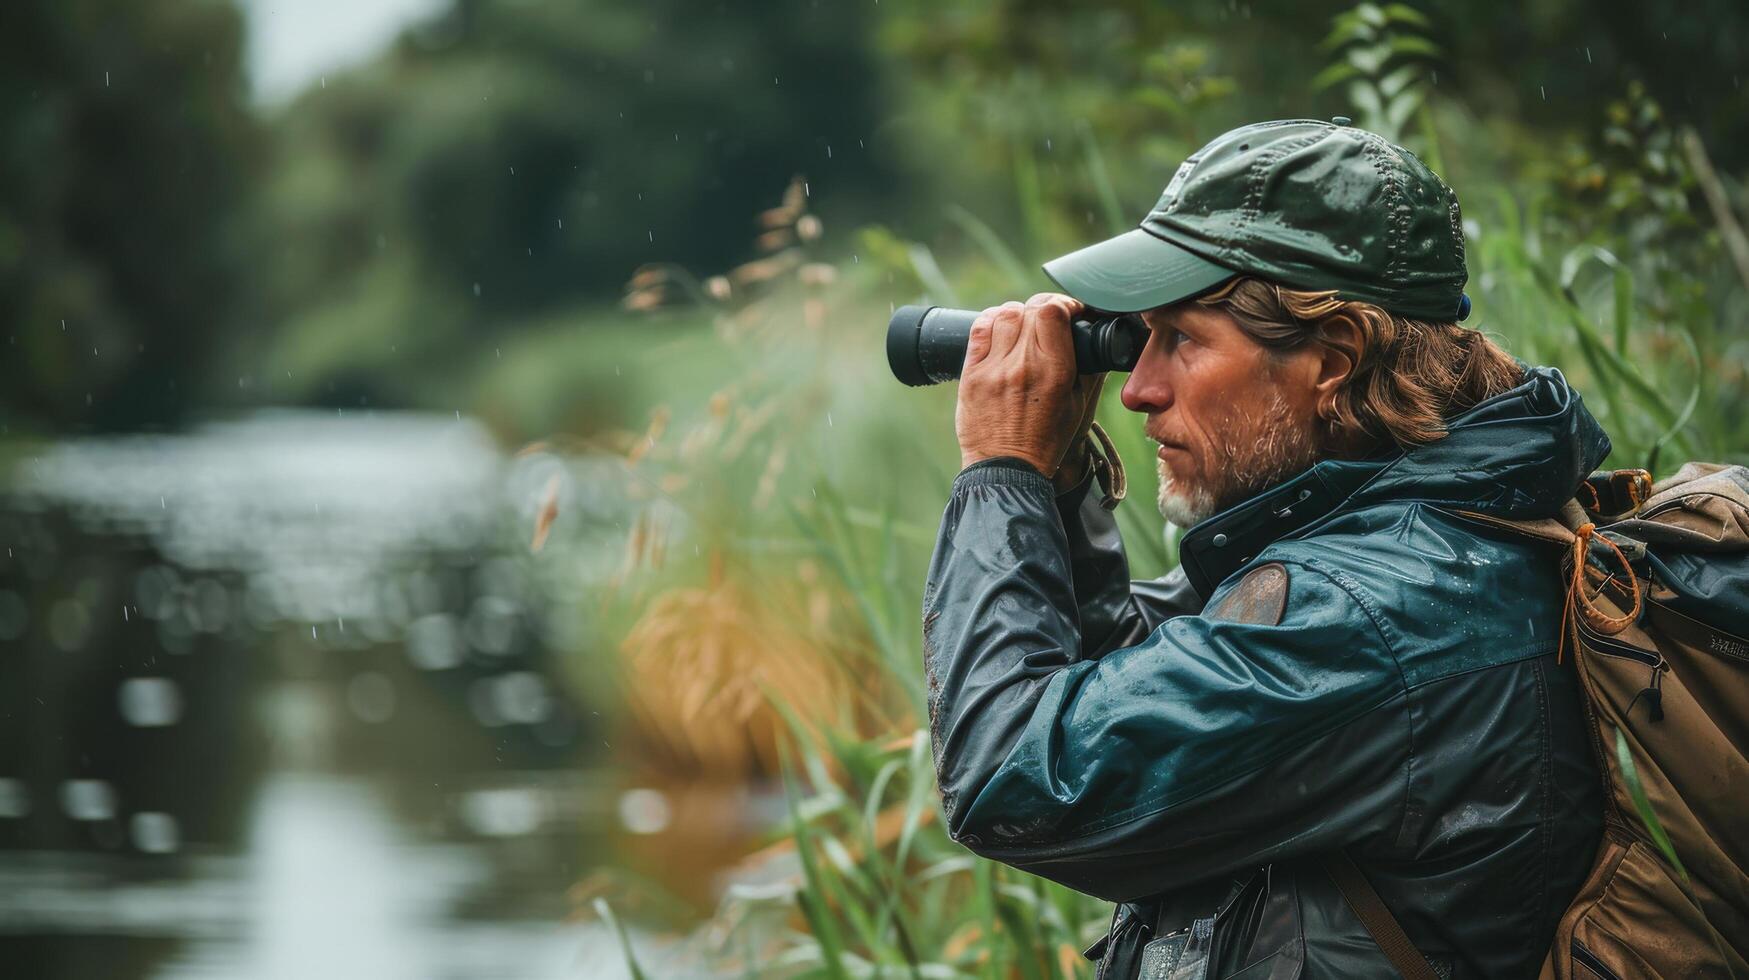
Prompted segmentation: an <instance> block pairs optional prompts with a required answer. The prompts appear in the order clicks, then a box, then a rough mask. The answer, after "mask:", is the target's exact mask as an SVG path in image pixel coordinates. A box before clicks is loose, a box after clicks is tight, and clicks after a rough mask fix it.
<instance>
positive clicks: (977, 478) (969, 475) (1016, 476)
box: [953, 456, 1057, 497]
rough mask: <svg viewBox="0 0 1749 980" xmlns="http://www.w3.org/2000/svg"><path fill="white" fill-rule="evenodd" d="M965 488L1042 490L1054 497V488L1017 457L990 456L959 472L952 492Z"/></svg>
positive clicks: (1029, 464)
mask: <svg viewBox="0 0 1749 980" xmlns="http://www.w3.org/2000/svg"><path fill="white" fill-rule="evenodd" d="M967 487H1020V488H1024V489H1035V490H1043V491H1044V492H1045V493H1048V494H1051V495H1052V496H1053V497H1054V496H1055V495H1056V492H1057V491H1056V488H1055V487H1054V486H1052V485H1051V481H1049V480H1047V479H1045V477H1044V474H1043V473H1040V472H1039V471H1038V470H1037V469H1036V468H1034V467H1033V465H1032V464H1031V463H1028V462H1027V461H1026V460H1024V459H1021V458H1020V457H1018V456H992V457H991V458H989V459H981V460H979V461H978V462H976V463H973V464H972V465H970V466H968V467H966V468H965V469H963V470H961V471H960V475H959V476H957V477H955V478H954V481H953V490H954V492H955V493H958V492H959V491H961V490H962V489H965V488H967Z"/></svg>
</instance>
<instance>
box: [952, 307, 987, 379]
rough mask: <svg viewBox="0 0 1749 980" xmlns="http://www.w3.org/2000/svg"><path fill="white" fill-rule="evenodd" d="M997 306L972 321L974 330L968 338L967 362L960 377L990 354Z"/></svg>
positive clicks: (961, 370)
mask: <svg viewBox="0 0 1749 980" xmlns="http://www.w3.org/2000/svg"><path fill="white" fill-rule="evenodd" d="M994 312H995V308H994V307H992V308H991V309H988V310H985V311H984V312H982V313H980V314H978V318H977V319H976V320H973V321H972V332H971V334H970V335H969V336H968V337H967V338H966V362H965V364H964V365H963V366H962V367H961V368H960V377H962V378H963V377H965V374H966V371H967V370H968V369H970V368H972V367H973V366H975V365H977V364H978V363H979V362H981V361H983V360H984V358H986V357H989V356H990V335H991V330H992V326H993V321H994V320H995V317H994V316H993V315H992V314H993V313H994Z"/></svg>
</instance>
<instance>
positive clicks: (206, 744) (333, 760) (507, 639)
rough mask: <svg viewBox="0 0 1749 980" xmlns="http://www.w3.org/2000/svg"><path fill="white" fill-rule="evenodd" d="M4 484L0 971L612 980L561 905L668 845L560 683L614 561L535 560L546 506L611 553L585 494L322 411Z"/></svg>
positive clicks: (72, 451)
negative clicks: (626, 858)
mask: <svg viewBox="0 0 1749 980" xmlns="http://www.w3.org/2000/svg"><path fill="white" fill-rule="evenodd" d="M10 458H11V460H12V465H10V467H9V468H8V469H7V471H6V472H5V473H4V474H3V475H0V546H4V552H3V553H0V963H4V964H5V965H6V966H5V968H4V969H3V970H0V972H3V973H4V975H5V976H8V977H12V976H18V977H44V978H61V977H66V978H75V977H76V978H88V977H106V978H107V977H115V978H134V977H141V978H144V977H153V978H159V977H162V978H182V977H266V978H280V977H285V978H291V977H299V978H303V977H322V978H344V977H368V978H373V980H388V978H399V977H407V978H415V977H419V978H423V977H443V978H457V980H461V978H474V977H479V978H486V977H598V976H609V977H611V976H616V975H620V974H621V973H622V972H623V966H622V964H623V960H622V958H621V956H620V953H619V949H618V945H617V941H616V940H615V939H614V938H613V934H612V932H611V931H610V930H609V929H607V928H606V927H605V926H604V925H603V924H602V923H600V922H599V921H595V920H593V919H592V918H589V917H585V916H578V915H577V914H576V913H577V911H578V909H577V908H575V906H576V905H577V904H578V902H577V899H576V898H575V897H574V893H573V891H572V889H573V886H574V885H575V884H576V883H577V882H578V881H579V880H580V879H583V878H584V877H586V876H587V874H588V873H589V872H590V871H591V869H593V868H595V867H596V866H598V865H599V864H601V863H602V862H603V861H605V860H606V848H607V847H608V846H609V843H608V842H609V841H611V840H612V839H613V837H614V836H615V835H616V834H619V835H623V834H625V833H626V832H627V828H626V824H627V822H628V821H630V822H631V823H632V824H634V825H636V826H634V827H633V829H635V830H639V831H648V830H650V829H659V823H660V818H661V814H660V812H656V813H654V814H652V813H651V802H652V798H651V795H650V793H649V791H634V793H632V794H627V793H624V792H622V791H621V790H620V789H619V788H618V787H616V784H615V780H614V779H613V778H612V776H611V769H610V763H611V761H612V758H611V754H612V750H611V747H610V746H609V745H608V744H607V740H608V739H609V737H610V735H609V733H608V732H606V731H605V730H603V727H602V725H601V722H600V718H599V716H598V714H597V712H596V710H595V709H594V707H592V705H594V704H598V702H596V701H594V700H593V699H594V698H596V697H598V696H599V695H600V692H595V691H590V690H588V689H586V688H585V687H584V686H583V685H582V684H581V683H580V678H584V677H588V676H589V675H590V670H589V669H587V668H584V669H579V667H578V665H577V663H576V660H575V658H576V651H578V650H580V649H584V648H586V647H587V644H588V640H587V635H588V629H589V625H590V624H589V623H588V621H587V618H586V616H585V615H584V614H583V613H582V612H580V611H579V610H581V609H584V608H587V606H588V604H587V603H581V602H579V601H578V600H579V599H580V598H582V597H583V596H585V595H586V593H587V591H588V590H589V588H590V587H591V584H592V583H593V582H595V581H596V580H597V579H598V577H599V576H600V575H601V574H602V573H603V569H604V568H606V567H608V566H610V565H611V564H612V560H611V556H610V554H609V553H608V549H605V548H603V549H599V555H598V554H597V550H595V549H590V548H587V547H583V548H571V549H566V552H565V553H566V557H565V558H564V559H563V560H560V559H559V558H557V557H555V556H554V555H553V554H552V553H551V549H548V550H547V551H545V552H543V553H540V554H536V553H533V552H532V551H531V549H530V547H529V535H530V531H531V529H532V527H533V523H534V520H535V517H534V515H535V512H536V510H537V509H538V508H539V506H540V499H539V498H540V497H541V488H543V487H545V486H547V485H549V484H550V483H552V481H554V478H555V476H557V477H559V480H558V481H557V483H556V484H555V485H558V486H561V487H562V489H563V492H564V494H565V498H566V501H565V502H566V504H567V506H568V508H569V509H568V513H572V512H579V511H581V512H582V514H583V517H582V520H583V524H584V525H585V526H586V525H587V524H588V522H589V520H591V519H593V520H596V521H597V522H598V523H600V524H601V526H602V527H604V528H606V527H609V526H611V524H612V523H613V520H614V518H613V515H611V514H608V513H598V514H593V515H591V514H589V513H588V512H587V508H588V507H589V506H591V504H590V503H589V501H590V499H591V497H590V495H589V494H587V493H582V492H579V491H578V489H577V488H578V487H579V486H586V485H587V480H588V472H587V466H581V467H580V466H579V464H577V463H575V462H571V463H566V462H563V461H560V460H557V459H555V458H553V457H550V456H543V455H539V454H535V455H531V456H524V457H514V456H511V455H509V454H506V453H505V452H503V451H502V450H501V449H500V448H499V447H497V446H496V445H495V443H494V442H493V441H492V439H491V438H490V436H489V435H488V434H487V433H486V432H485V430H484V429H483V428H482V427H481V426H479V425H478V424H476V423H474V422H472V421H470V420H466V419H462V418H446V417H441V416H429V415H418V414H391V413H371V414H363V415H353V414H339V413H336V414H333V415H329V414H325V413H319V412H270V413H263V414H260V415H255V416H251V417H247V418H243V419H238V420H232V421H226V422H217V423H212V424H208V425H204V426H201V427H199V428H196V429H193V430H191V431H189V432H186V433H180V434H173V435H134V436H122V437H104V438H89V439H72V440H66V441H61V442H58V443H55V444H53V445H49V446H42V447H32V448H29V449H25V450H22V451H20V450H16V449H15V450H14V451H13V452H12V453H11V454H10ZM597 564H598V565H599V566H600V567H597ZM655 802H656V803H657V804H658V806H657V807H656V809H657V810H658V811H659V810H660V807H659V803H660V800H659V799H657V800H655ZM628 803H629V804H632V805H630V806H628ZM653 821H654V823H655V824H656V825H657V826H656V827H654V828H652V826H651V824H652V822H653Z"/></svg>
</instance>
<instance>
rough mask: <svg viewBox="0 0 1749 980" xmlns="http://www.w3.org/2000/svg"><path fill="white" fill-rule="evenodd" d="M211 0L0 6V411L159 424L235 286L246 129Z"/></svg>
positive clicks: (223, 16)
mask: <svg viewBox="0 0 1749 980" xmlns="http://www.w3.org/2000/svg"><path fill="white" fill-rule="evenodd" d="M240 37H241V24H240V20H239V17H238V13H237V11H236V9H235V8H234V7H233V6H232V5H231V4H230V3H229V2H218V0H108V2H105V0H11V2H8V3H6V4H3V5H0V118H4V119H5V121H6V125H5V131H4V133H3V134H0V296H4V297H5V300H4V305H3V306H0V331H3V332H4V335H5V336H4V339H3V340H0V345H3V346H0V392H3V394H0V413H3V414H4V417H5V422H6V424H7V425H8V426H9V427H20V428H41V429H55V428H89V427H96V428H118V427H135V426H143V425H156V424H168V423H173V422H174V421H175V420H176V419H177V418H179V417H180V416H181V415H182V414H183V413H184V411H185V410H186V408H187V407H188V406H189V404H190V396H191V394H192V392H191V388H194V387H196V386H198V385H200V384H203V383H206V382H207V381H208V380H209V379H208V378H206V377H205V372H206V368H207V366H208V365H209V364H210V363H211V362H210V359H209V356H208V355H209V353H210V352H211V350H212V349H213V347H214V344H215V341H216V340H217V338H219V337H220V336H222V335H223V334H225V333H226V332H227V331H229V330H231V329H232V328H234V327H235V325H236V324H237V322H238V317H239V313H240V306H239V303H240V301H241V299H242V296H243V289H244V288H245V287H246V285H247V266H246V254H245V251H244V249H243V248H242V247H241V246H242V234H243V227H242V224H241V222H242V219H244V218H245V217H246V216H247V213H248V209H247V208H246V207H245V206H244V203H245V200H246V193H247V191H248V190H249V185H250V180H251V176H252V174H253V173H254V171H255V166H254V162H255V157H254V153H253V149H254V146H255V143H256V136H257V133H256V128H255V124H254V121H253V119H252V118H251V117H250V115H249V113H248V111H247V107H246V104H245V93H244V84H243V74H242V67H241V59H240V52H241V45H240Z"/></svg>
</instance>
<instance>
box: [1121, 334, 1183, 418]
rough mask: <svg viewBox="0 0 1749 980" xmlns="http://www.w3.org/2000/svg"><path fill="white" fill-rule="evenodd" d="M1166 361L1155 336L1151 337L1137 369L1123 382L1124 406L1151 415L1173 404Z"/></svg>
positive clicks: (1139, 359)
mask: <svg viewBox="0 0 1749 980" xmlns="http://www.w3.org/2000/svg"><path fill="white" fill-rule="evenodd" d="M1156 336H1157V335H1156ZM1164 361H1165V357H1164V356H1162V354H1161V352H1160V350H1159V348H1158V346H1157V345H1156V344H1155V342H1154V337H1149V338H1148V343H1147V346H1145V347H1143V348H1142V356H1141V357H1139V358H1137V359H1136V369H1135V370H1134V371H1131V372H1130V376H1129V379H1128V380H1126V381H1125V382H1124V383H1123V407H1125V408H1127V409H1129V410H1130V411H1132V412H1143V413H1146V414H1150V415H1151V414H1153V413H1155V412H1163V411H1165V410H1166V407H1167V406H1168V405H1170V404H1172V387H1171V385H1169V384H1167V383H1166V365H1165V364H1164V363H1163V362H1164Z"/></svg>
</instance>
